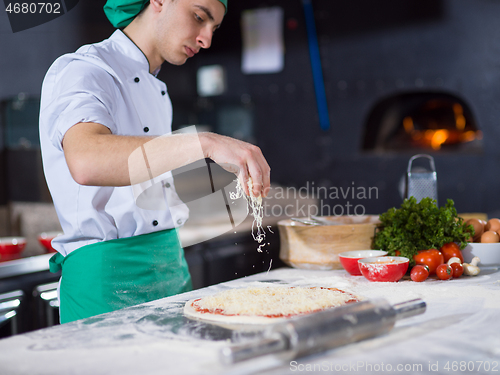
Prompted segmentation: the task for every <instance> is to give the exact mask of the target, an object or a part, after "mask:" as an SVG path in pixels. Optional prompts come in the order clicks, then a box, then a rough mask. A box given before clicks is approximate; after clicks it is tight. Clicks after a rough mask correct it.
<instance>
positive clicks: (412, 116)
mask: <svg viewBox="0 0 500 375" xmlns="http://www.w3.org/2000/svg"><path fill="white" fill-rule="evenodd" d="M482 139H483V133H482V131H481V130H479V127H478V124H477V120H476V118H475V116H474V114H473V112H472V110H471V108H470V106H469V105H468V104H467V103H466V101H465V100H464V99H462V98H460V97H458V96H456V95H452V94H449V93H446V92H432V91H423V92H405V93H398V94H395V95H391V96H388V97H386V98H382V99H380V100H378V101H377V102H376V104H375V105H374V107H373V109H372V110H371V112H370V114H369V115H368V119H367V121H366V122H365V124H364V135H363V146H362V147H363V150H367V151H374V152H391V151H393V152H401V151H404V152H408V151H410V152H411V151H413V152H415V153H422V152H439V151H443V152H460V153H461V152H481V151H482V148H483V144H482Z"/></svg>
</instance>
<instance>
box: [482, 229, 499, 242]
mask: <svg viewBox="0 0 500 375" xmlns="http://www.w3.org/2000/svg"><path fill="white" fill-rule="evenodd" d="M499 241H500V237H499V236H498V233H497V232H494V231H492V230H488V231H486V232H484V233H483V235H482V236H481V243H495V242H499Z"/></svg>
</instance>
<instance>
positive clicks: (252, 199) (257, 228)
mask: <svg viewBox="0 0 500 375" xmlns="http://www.w3.org/2000/svg"><path fill="white" fill-rule="evenodd" d="M248 192H249V194H250V196H249V197H248V196H247V195H246V194H245V191H244V190H243V187H242V186H241V182H240V180H239V179H238V180H237V184H236V193H235V192H230V193H229V197H230V198H231V199H232V200H236V199H239V198H241V197H243V198H245V200H246V201H247V203H248V205H247V214H248V213H250V214H251V215H252V216H253V223H252V236H253V239H254V240H255V241H257V242H258V243H259V244H260V245H259V247H258V248H257V251H258V252H260V253H261V252H262V247H263V246H265V245H266V244H265V243H262V241H264V239H265V238H266V232H265V231H264V228H263V227H262V219H263V218H264V206H263V205H262V196H260V195H259V196H258V197H256V196H255V195H254V194H253V181H252V178H251V177H249V178H248Z"/></svg>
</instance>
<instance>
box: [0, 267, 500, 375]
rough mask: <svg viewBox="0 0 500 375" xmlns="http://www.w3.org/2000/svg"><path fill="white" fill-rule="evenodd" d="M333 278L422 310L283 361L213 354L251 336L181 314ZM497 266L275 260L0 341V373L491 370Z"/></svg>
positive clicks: (498, 309) (496, 357)
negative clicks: (380, 266) (401, 271)
mask: <svg viewBox="0 0 500 375" xmlns="http://www.w3.org/2000/svg"><path fill="white" fill-rule="evenodd" d="M268 283H274V284H275V283H281V284H286V285H302V286H305V285H309V286H313V285H316V286H317V285H320V286H330V287H331V286H335V287H339V288H343V289H346V290H350V291H352V292H354V293H357V294H359V295H362V296H364V297H366V298H377V297H383V298H385V299H387V300H388V301H389V302H390V303H397V302H401V301H405V300H408V299H413V298H422V299H423V300H424V301H425V302H426V303H427V311H426V312H425V313H424V314H423V315H419V316H415V317H412V318H409V319H406V320H402V321H400V322H398V323H396V326H395V328H394V329H393V330H392V331H391V332H390V333H389V334H387V335H384V336H380V337H377V338H374V339H369V340H366V341H362V342H359V343H356V344H351V345H348V346H345V347H341V348H338V349H335V350H330V351H328V352H325V353H322V354H319V355H314V356H309V357H305V358H300V359H297V360H295V361H282V360H280V359H279V358H277V357H273V356H267V357H262V358H261V359H254V360H250V361H248V362H243V363H240V364H237V365H231V366H223V365H222V364H221V363H220V362H219V359H218V358H219V357H218V355H219V351H220V349H221V348H223V347H225V346H227V345H229V344H231V343H236V342H240V343H241V342H245V341H247V340H252V339H255V338H256V337H260V335H261V332H259V331H255V332H252V331H248V330H230V329H226V328H221V327H218V326H214V325H211V324H206V323H202V322H198V321H193V320H189V319H187V318H185V317H184V316H183V315H182V308H183V305H184V303H185V302H186V301H187V300H189V299H191V298H197V297H200V296H204V295H209V294H212V293H214V292H217V291H220V290H224V289H227V288H235V287H246V286H250V285H268ZM499 317H500V272H499V271H498V268H495V267H494V268H483V269H482V272H481V274H480V275H479V276H476V277H461V278H459V279H452V280H447V281H439V280H434V279H428V280H427V281H426V282H423V283H415V282H412V281H410V280H402V281H400V282H398V283H371V282H369V281H367V280H366V279H364V278H363V277H361V276H358V277H356V276H350V275H348V274H347V273H346V272H345V271H343V270H336V271H311V270H298V269H289V268H282V269H277V270H272V271H270V272H264V273H260V274H257V275H254V276H250V277H246V278H241V279H238V280H233V281H230V282H227V283H222V284H219V285H214V286H211V287H208V288H204V289H199V290H196V291H193V292H190V293H185V294H181V295H177V296H173V297H169V298H165V299H161V300H157V301H153V302H150V303H146V304H143V305H138V306H135V307H131V308H127V309H123V310H120V311H115V312H112V313H109V314H103V315H100V316H97V317H93V318H89V319H85V320H81V321H77V322H73V323H68V324H63V325H60V326H56V327H52V328H47V329H43V330H39V331H34V332H30V333H27V334H22V335H17V336H13V337H10V338H7V339H3V340H0V367H1V373H2V374H51V375H54V374H65V375H66V374H70V373H71V374H93V375H97V374H106V375H113V374H117V375H118V374H119V375H126V374H134V375H136V374H182V375H187V374H256V373H259V374H283V373H301V372H302V373H310V372H312V371H313V370H316V371H317V372H322V371H324V372H337V373H362V374H380V373H391V372H392V373H405V374H406V373H408V374H411V373H413V374H418V373H420V374H424V373H433V374H434V373H437V374H453V373H460V372H462V373H474V374H478V373H484V374H491V373H496V372H500V337H499V335H498V332H500V319H499Z"/></svg>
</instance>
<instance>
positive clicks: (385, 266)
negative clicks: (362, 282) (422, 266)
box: [358, 256, 410, 282]
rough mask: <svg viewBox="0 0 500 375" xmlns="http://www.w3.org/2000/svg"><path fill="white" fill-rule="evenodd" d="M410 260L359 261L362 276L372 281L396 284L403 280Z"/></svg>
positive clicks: (371, 259)
mask: <svg viewBox="0 0 500 375" xmlns="http://www.w3.org/2000/svg"><path fill="white" fill-rule="evenodd" d="M409 264H410V260H409V259H408V258H405V257H392V256H389V257H377V258H365V259H360V260H359V261H358V265H359V270H360V271H361V274H362V275H363V276H364V277H366V278H367V279H368V280H370V281H381V282H396V281H399V280H401V279H402V278H403V276H404V275H405V273H406V271H407V270H408V266H409Z"/></svg>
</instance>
